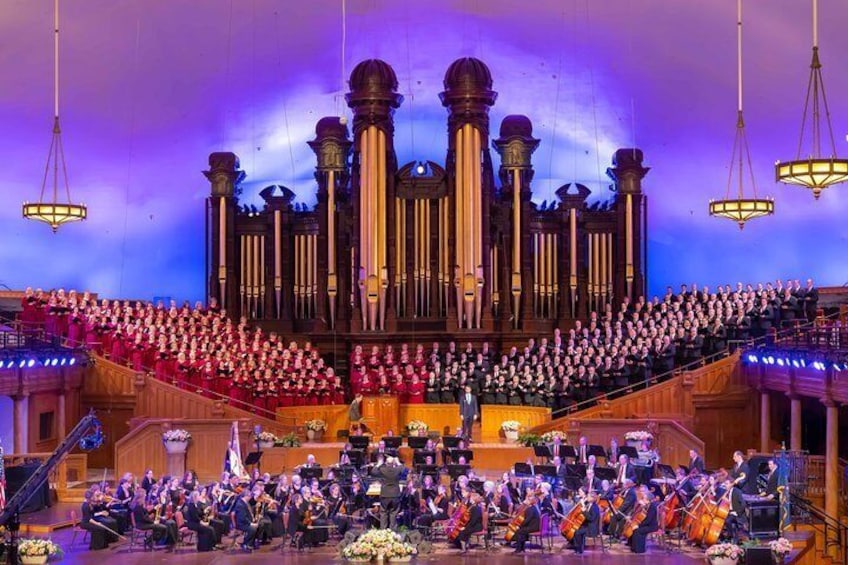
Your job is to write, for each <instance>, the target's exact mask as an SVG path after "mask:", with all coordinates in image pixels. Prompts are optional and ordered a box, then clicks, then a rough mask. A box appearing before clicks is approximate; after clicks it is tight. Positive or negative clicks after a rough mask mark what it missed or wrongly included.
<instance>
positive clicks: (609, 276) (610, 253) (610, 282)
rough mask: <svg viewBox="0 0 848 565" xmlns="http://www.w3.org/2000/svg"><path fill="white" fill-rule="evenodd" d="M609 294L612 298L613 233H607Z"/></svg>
mask: <svg viewBox="0 0 848 565" xmlns="http://www.w3.org/2000/svg"><path fill="white" fill-rule="evenodd" d="M607 273H608V276H607V296H608V297H610V298H612V273H613V271H612V234H611V233H608V234H607Z"/></svg>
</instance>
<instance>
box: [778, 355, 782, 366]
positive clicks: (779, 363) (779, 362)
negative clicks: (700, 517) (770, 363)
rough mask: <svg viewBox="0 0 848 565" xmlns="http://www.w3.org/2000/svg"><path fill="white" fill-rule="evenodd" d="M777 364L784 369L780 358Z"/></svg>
mask: <svg viewBox="0 0 848 565" xmlns="http://www.w3.org/2000/svg"><path fill="white" fill-rule="evenodd" d="M777 364H778V366H780V367H783V359H781V358H780V357H778V358H777Z"/></svg>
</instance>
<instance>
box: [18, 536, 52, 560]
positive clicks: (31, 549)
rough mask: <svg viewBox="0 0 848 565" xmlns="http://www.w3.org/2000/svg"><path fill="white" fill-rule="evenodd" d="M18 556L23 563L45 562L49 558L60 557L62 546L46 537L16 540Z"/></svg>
mask: <svg viewBox="0 0 848 565" xmlns="http://www.w3.org/2000/svg"><path fill="white" fill-rule="evenodd" d="M18 557H20V559H21V563H23V564H24V565H36V564H42V563H47V559H49V558H57V559H61V557H62V548H61V547H59V546H58V545H56V544H55V543H53V542H52V541H50V540H46V539H25V540H21V541H20V542H18Z"/></svg>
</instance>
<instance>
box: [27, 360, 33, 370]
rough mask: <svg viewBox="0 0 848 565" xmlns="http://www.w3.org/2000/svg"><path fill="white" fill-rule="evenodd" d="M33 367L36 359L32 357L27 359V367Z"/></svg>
mask: <svg viewBox="0 0 848 565" xmlns="http://www.w3.org/2000/svg"><path fill="white" fill-rule="evenodd" d="M33 367H35V359H30V360H29V361H27V369H31V368H33Z"/></svg>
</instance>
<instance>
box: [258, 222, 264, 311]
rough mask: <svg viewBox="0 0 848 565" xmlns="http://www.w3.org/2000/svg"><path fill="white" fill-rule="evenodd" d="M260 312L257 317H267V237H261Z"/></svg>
mask: <svg viewBox="0 0 848 565" xmlns="http://www.w3.org/2000/svg"><path fill="white" fill-rule="evenodd" d="M259 310H260V312H257V317H262V318H264V317H265V236H264V235H260V236H259Z"/></svg>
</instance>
